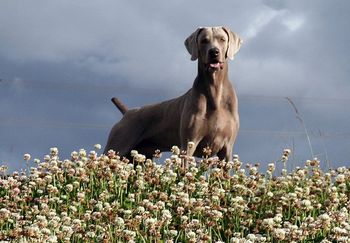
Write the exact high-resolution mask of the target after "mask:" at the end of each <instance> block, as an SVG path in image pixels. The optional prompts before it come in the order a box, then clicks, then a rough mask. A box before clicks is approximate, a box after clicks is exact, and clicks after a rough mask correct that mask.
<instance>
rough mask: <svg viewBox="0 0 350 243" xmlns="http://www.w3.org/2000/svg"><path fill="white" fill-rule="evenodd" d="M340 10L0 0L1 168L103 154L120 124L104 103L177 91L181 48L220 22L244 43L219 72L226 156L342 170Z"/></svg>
mask: <svg viewBox="0 0 350 243" xmlns="http://www.w3.org/2000/svg"><path fill="white" fill-rule="evenodd" d="M349 11H350V2H349V1H344V0H342V1H341V0H332V1H326V0H319V1H295V0H290V1H278V0H266V1H233V0H227V1H225V0H223V1H220V2H213V1H207V0H195V1H184V0H178V1H162V0H154V1H117V0H101V1H87V0H74V1H71V0H61V1H48V0H36V1H30V0H27V1H16V0H2V1H1V2H0V79H1V81H0V112H1V113H0V114H1V115H0V163H1V164H6V165H8V166H9V167H10V169H11V170H14V169H20V168H23V167H24V165H23V159H22V158H23V154H24V153H30V154H31V155H32V157H36V158H42V157H43V155H45V154H46V153H48V152H49V148H50V147H54V146H55V147H58V148H59V150H60V151H61V158H67V157H68V156H69V154H70V152H72V151H73V150H77V149H79V148H85V149H87V150H91V149H93V145H94V144H96V143H100V144H102V145H103V146H104V145H105V142H106V139H107V135H108V133H109V130H110V128H111V126H112V125H113V124H114V123H115V122H117V121H118V120H119V119H120V118H121V114H120V113H119V111H118V110H117V109H116V108H115V107H114V106H113V104H112V103H111V102H110V98H111V97H113V96H117V97H119V98H120V99H121V100H123V101H124V102H125V103H126V104H127V105H128V106H130V107H137V106H142V105H144V104H149V103H154V102H159V101H162V100H166V99H170V98H173V97H176V96H179V95H181V94H182V93H184V92H186V91H187V90H188V89H189V88H190V87H191V86H192V82H193V80H194V78H195V76H196V70H197V68H196V65H197V64H196V62H192V61H190V56H189V54H188V53H187V51H186V49H185V47H184V45H183V42H184V40H185V39H186V37H187V36H189V35H190V34H191V33H192V32H193V31H194V30H195V29H196V28H197V27H198V26H218V25H225V26H228V27H229V28H231V29H232V30H233V31H235V32H236V33H238V34H239V35H240V36H241V37H242V39H243V40H244V43H243V45H242V47H241V50H240V52H239V53H238V54H237V55H236V58H235V60H233V61H231V62H230V66H229V68H230V79H231V81H232V82H233V84H234V85H235V87H236V89H237V92H238V98H239V109H240V117H241V130H240V133H239V136H238V138H237V142H236V145H235V153H238V154H239V155H240V157H241V159H242V160H243V161H245V162H262V163H263V164H266V163H268V162H271V161H274V160H277V159H279V157H280V155H281V151H282V150H283V149H284V148H287V147H288V148H292V149H293V150H294V153H293V156H292V158H291V161H290V166H293V165H294V166H295V165H300V164H302V163H303V162H304V161H305V160H306V159H310V158H312V156H315V157H318V158H320V159H321V160H322V164H323V165H324V166H325V165H326V164H327V163H329V164H330V165H331V166H340V165H348V161H349V158H350V123H349V120H350V107H349V105H348V104H349V102H350V95H349V93H350V80H349V78H348V77H349V75H350V49H349V43H350V34H349V31H348V26H347V25H348V23H350V15H349ZM286 97H290V98H291V100H292V101H293V103H294V105H295V107H296V108H297V111H298V114H297V113H296V112H295V109H294V107H293V106H292V105H291V104H290V103H289V102H288V100H287V99H286ZM297 115H298V116H299V119H298V117H297ZM300 119H301V120H302V122H301V120H300ZM305 128H306V129H305ZM307 135H308V136H307ZM307 137H309V139H310V143H309V142H308V139H307Z"/></svg>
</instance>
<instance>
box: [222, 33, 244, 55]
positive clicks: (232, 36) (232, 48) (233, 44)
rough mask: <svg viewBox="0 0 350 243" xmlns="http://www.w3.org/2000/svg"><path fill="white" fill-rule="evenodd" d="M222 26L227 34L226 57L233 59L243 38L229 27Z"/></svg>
mask: <svg viewBox="0 0 350 243" xmlns="http://www.w3.org/2000/svg"><path fill="white" fill-rule="evenodd" d="M222 28H223V30H224V31H225V32H226V33H227V35H228V49H227V52H226V55H227V57H228V58H230V59H231V60H233V58H234V56H235V54H236V53H237V52H238V51H239V48H241V45H242V43H243V40H242V39H241V38H240V37H239V36H238V35H237V34H236V33H234V32H232V31H231V30H230V29H229V28H227V27H222Z"/></svg>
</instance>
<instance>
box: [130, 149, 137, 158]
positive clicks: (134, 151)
mask: <svg viewBox="0 0 350 243" xmlns="http://www.w3.org/2000/svg"><path fill="white" fill-rule="evenodd" d="M138 154H139V152H137V150H131V152H130V156H131V157H135V156H136V155H138Z"/></svg>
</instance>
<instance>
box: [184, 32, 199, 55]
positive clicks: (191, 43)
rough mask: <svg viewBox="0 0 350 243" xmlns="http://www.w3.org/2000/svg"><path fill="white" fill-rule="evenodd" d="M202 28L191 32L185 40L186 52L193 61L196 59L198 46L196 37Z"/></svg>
mask: <svg viewBox="0 0 350 243" xmlns="http://www.w3.org/2000/svg"><path fill="white" fill-rule="evenodd" d="M201 30H202V28H198V29H197V30H196V31H195V32H193V33H192V34H191V35H190V36H189V37H187V39H186V40H185V46H186V49H187V51H188V52H189V53H190V54H191V60H192V61H195V60H197V58H198V45H197V37H198V35H199V32H200V31H201Z"/></svg>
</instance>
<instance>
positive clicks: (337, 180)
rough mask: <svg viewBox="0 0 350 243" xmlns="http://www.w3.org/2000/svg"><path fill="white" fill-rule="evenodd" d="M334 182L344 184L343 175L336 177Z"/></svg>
mask: <svg viewBox="0 0 350 243" xmlns="http://www.w3.org/2000/svg"><path fill="white" fill-rule="evenodd" d="M335 181H336V182H337V183H339V184H340V183H344V182H345V175H343V174H339V175H337V177H336V178H335Z"/></svg>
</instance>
